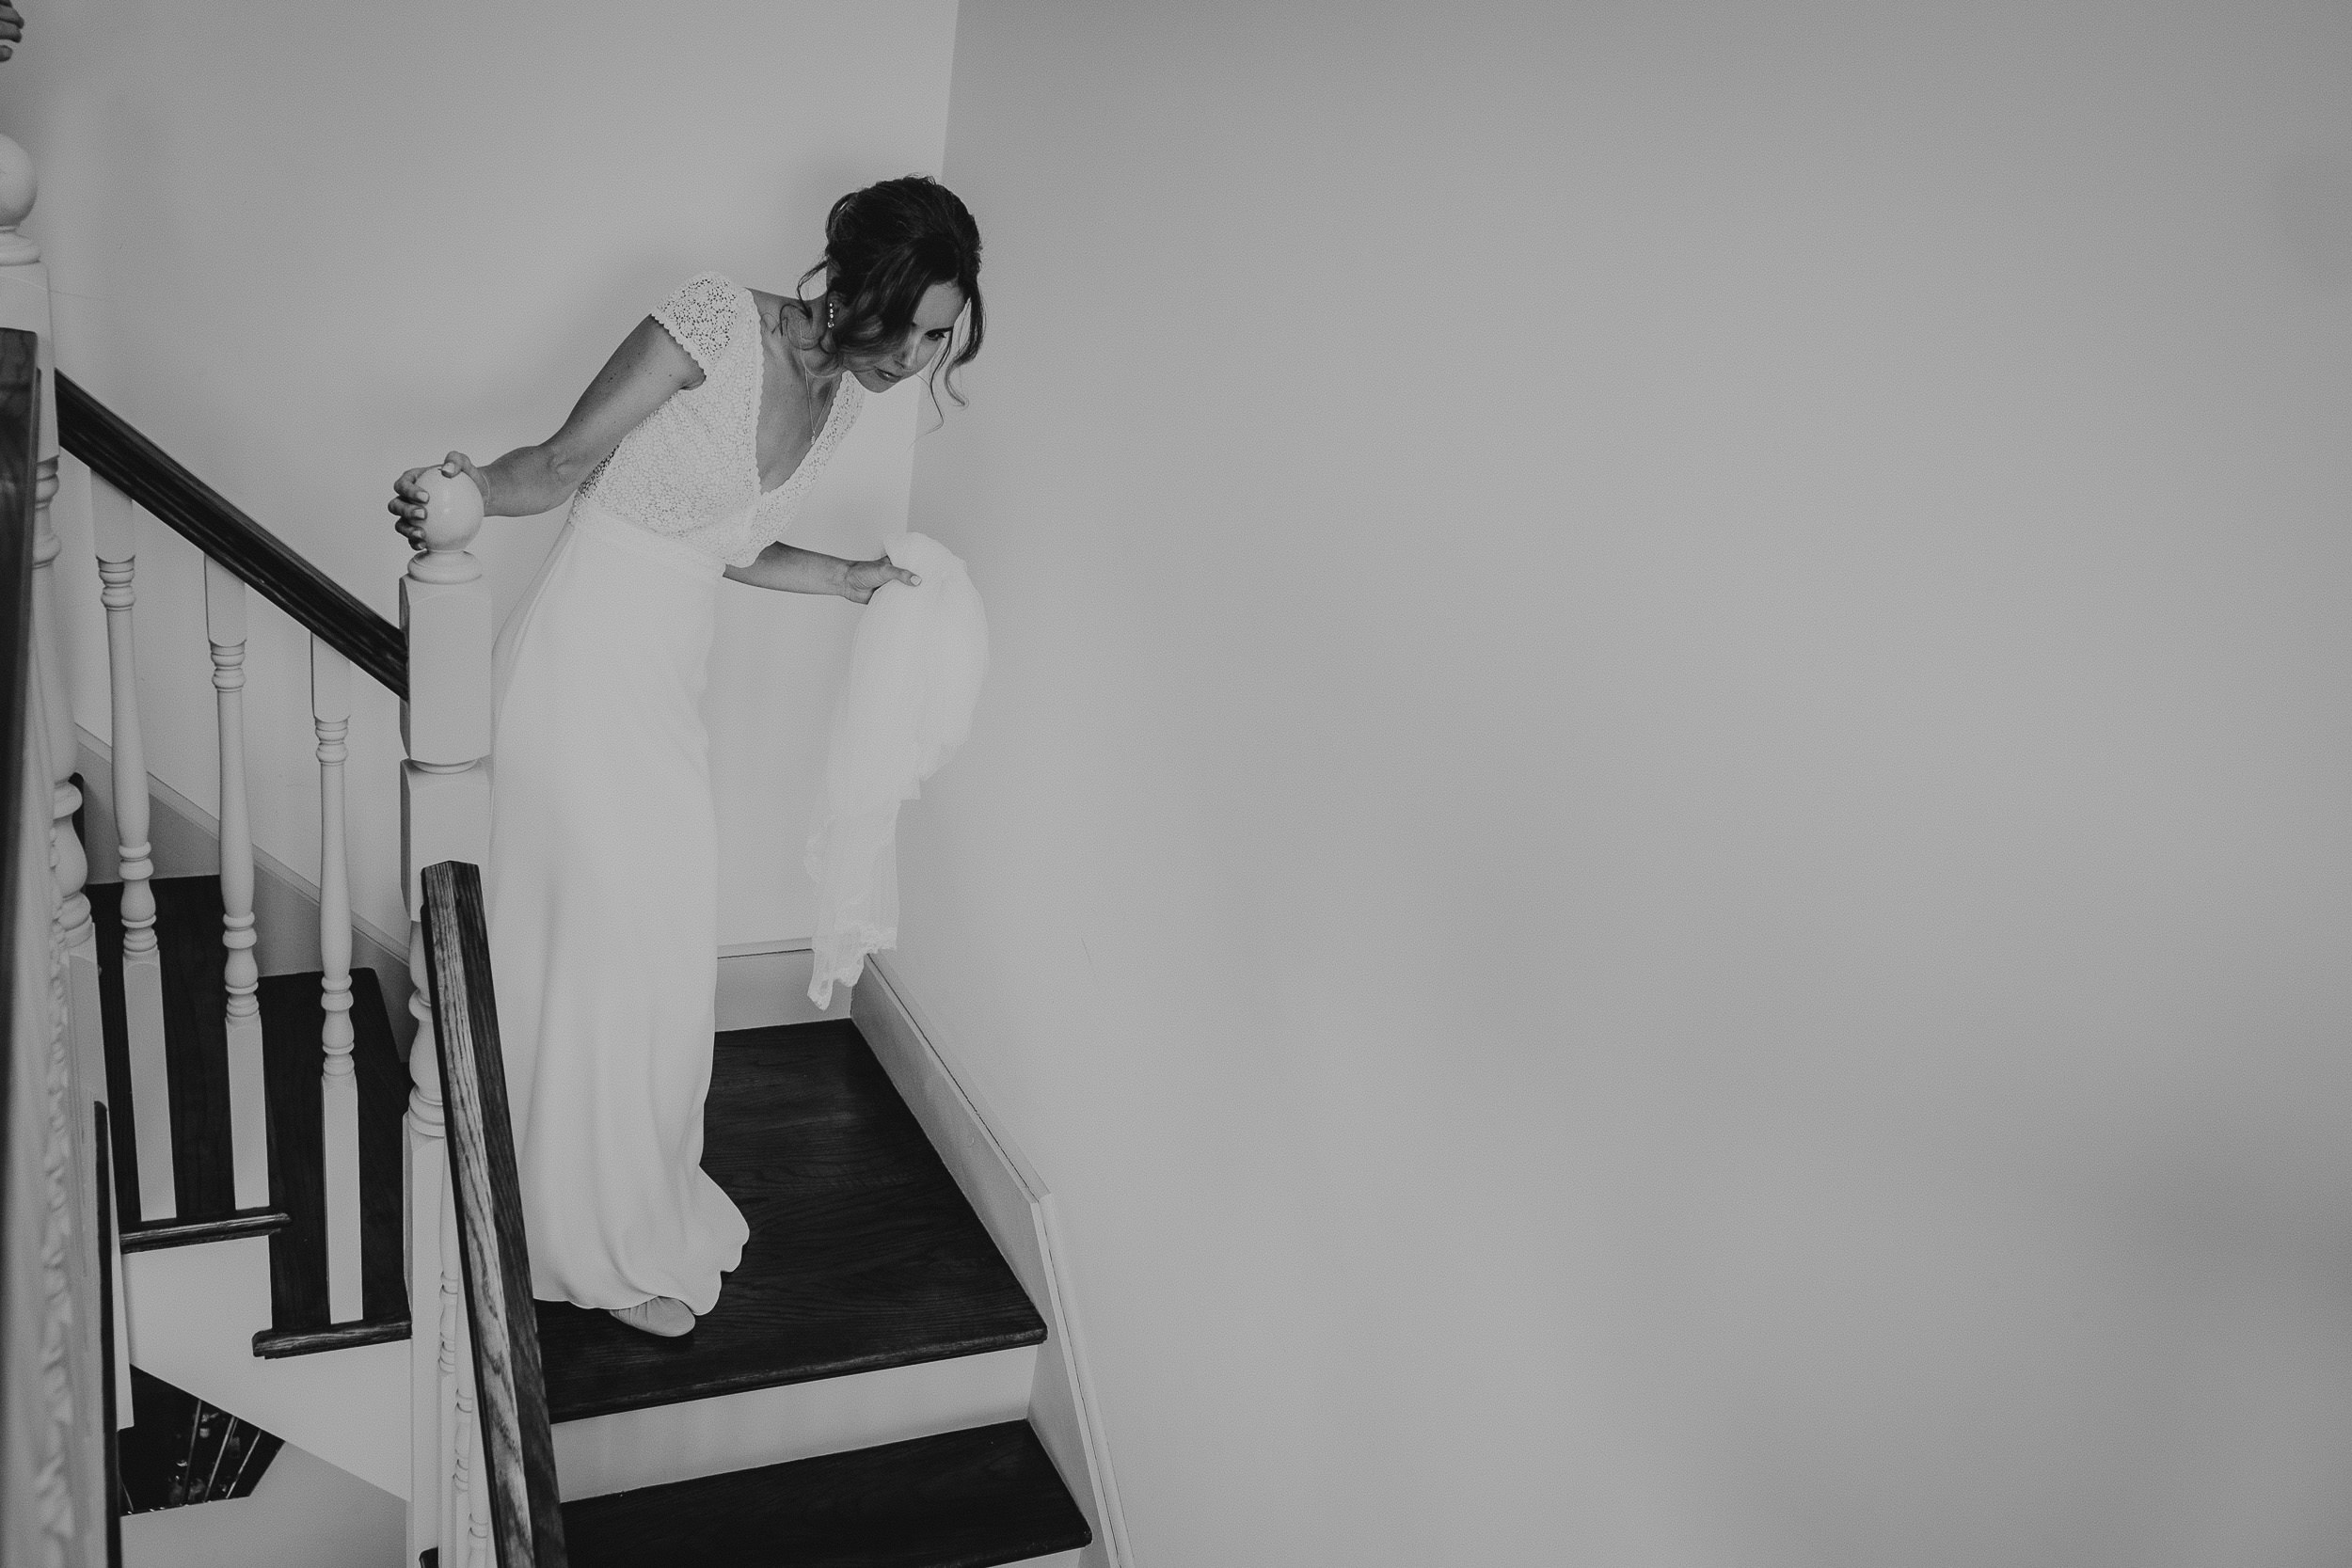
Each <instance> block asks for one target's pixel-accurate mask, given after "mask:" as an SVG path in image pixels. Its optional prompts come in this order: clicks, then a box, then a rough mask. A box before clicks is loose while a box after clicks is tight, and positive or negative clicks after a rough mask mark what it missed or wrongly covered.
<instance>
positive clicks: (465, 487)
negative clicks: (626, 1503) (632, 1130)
mask: <svg viewBox="0 0 2352 1568" xmlns="http://www.w3.org/2000/svg"><path fill="white" fill-rule="evenodd" d="M426 479H427V488H428V490H430V491H431V492H433V495H434V499H432V501H431V502H430V503H429V510H430V514H431V515H430V517H429V519H428V521H427V523H426V527H425V537H426V541H427V543H428V545H429V546H431V548H430V550H429V552H428V553H426V554H423V555H420V556H417V557H415V558H414V559H412V560H411V561H410V562H409V563H408V570H407V573H406V574H405V576H404V577H403V578H402V579H401V584H400V623H401V627H402V629H403V630H404V631H405V633H406V635H407V642H408V701H407V703H406V705H405V706H404V707H403V708H402V710H401V737H402V739H403V740H405V742H406V743H407V749H408V760H407V761H406V762H405V763H403V764H402V765H401V828H402V832H401V846H402V859H403V862H404V864H403V867H402V870H403V875H404V879H405V889H406V897H407V904H408V918H409V922H410V924H409V928H408V930H409V935H408V974H409V978H410V981H411V983H412V985H413V986H414V988H415V989H414V992H413V994H412V995H411V996H410V998H409V1001H408V1010H409V1012H410V1014H411V1015H412V1016H414V1017H415V1019H416V1021H417V1034H416V1038H415V1040H414V1041H413V1042H412V1043H411V1044H410V1045H409V1048H408V1075H409V1080H410V1085H411V1087H410V1090H409V1095H408V1141H407V1149H406V1155H405V1160H406V1165H407V1170H406V1173H405V1175H406V1182H405V1185H406V1192H407V1238H408V1281H409V1286H408V1299H409V1302H410V1303H411V1311H412V1313H413V1312H414V1311H415V1310H416V1309H417V1308H416V1306H415V1304H418V1303H422V1302H427V1301H434V1300H437V1301H438V1302H439V1303H440V1306H441V1312H440V1321H441V1332H440V1333H439V1334H438V1335H437V1336H431V1337H428V1336H427V1335H425V1334H423V1333H422V1332H421V1323H417V1324H413V1325H412V1328H411V1331H410V1336H409V1411H410V1416H411V1423H412V1424H411V1429H410V1430H411V1443H412V1447H411V1449H410V1455H409V1466H410V1467H409V1475H410V1488H409V1513H408V1524H409V1536H408V1544H409V1551H410V1553H411V1555H412V1556H413V1555H414V1554H415V1553H417V1552H419V1551H421V1550H422V1549H423V1548H424V1547H425V1546H427V1545H436V1544H437V1545H438V1547H439V1549H440V1554H441V1556H440V1560H441V1562H442V1563H443V1564H445V1565H447V1568H456V1565H457V1564H460V1563H462V1562H463V1561H464V1558H463V1557H462V1556H460V1555H459V1554H460V1548H461V1545H462V1544H465V1543H466V1542H467V1541H468V1539H469V1534H470V1531H471V1520H472V1508H471V1504H470V1500H469V1497H463V1496H460V1495H457V1494H456V1493H455V1492H454V1491H453V1486H454V1477H455V1476H456V1475H457V1470H456V1468H455V1456H456V1454H457V1451H458V1450H457V1446H456V1445H457V1443H458V1437H457V1429H458V1426H459V1425H460V1423H459V1421H458V1419H457V1415H456V1409H457V1405H456V1379H457V1377H458V1376H459V1367H460V1366H461V1365H464V1364H469V1361H470V1355H469V1352H467V1351H466V1350H465V1349H464V1346H463V1340H462V1333H463V1327H464V1312H463V1307H462V1301H461V1298H460V1296H459V1294H458V1289H459V1268H460V1263H459V1259H458V1255H457V1232H456V1215H455V1210H454V1207H453V1203H452V1200H451V1197H450V1196H449V1180H448V1178H449V1156H448V1152H447V1146H446V1139H445V1137H444V1128H443V1115H444V1111H443V1105H442V1094H441V1080H440V1065H439V1062H438V1060H437V1045H436V1042H435V1038H434V1025H433V997H432V992H431V990H430V986H431V980H430V977H429V975H428V974H427V969H426V964H425V956H424V927H423V926H422V924H421V921H422V919H423V915H424V896H423V888H422V883H421V878H422V876H423V872H424V868H425V867H426V866H428V865H432V864H435V863H437V862H440V861H445V860H461V861H471V862H473V863H476V864H480V863H482V862H483V861H484V860H485V858H486V857H487V854H488V849H489V841H490V791H489V774H488V771H487V770H486V769H485V768H484V767H483V766H482V760H483V758H484V757H485V756H486V755H488V753H489V750H490V638H491V631H492V626H491V621H490V590H489V584H488V583H486V582H485V581H483V580H482V563H481V562H479V561H477V560H475V559H474V557H473V556H472V555H471V554H470V553H469V552H468V550H467V548H466V546H468V545H470V544H471V543H472V542H473V537H474V535H475V534H476V533H477V532H478V531H480V530H481V527H482V498H481V494H480V492H478V491H477V490H475V488H474V484H473V482H472V481H471V480H469V479H455V480H452V479H448V478H445V477H442V476H440V475H439V474H438V472H437V470H436V471H435V472H433V473H429V474H428V475H427V476H426ZM464 1376H465V1377H466V1379H467V1382H468V1386H469V1388H470V1386H471V1377H472V1373H471V1371H470V1370H467V1371H466V1372H465V1373H464ZM469 1397H470V1396H469ZM471 1421H472V1418H471V1415H470V1413H469V1415H468V1418H467V1422H466V1423H465V1424H466V1425H467V1428H468V1431H469V1434H470V1432H471ZM468 1441H469V1443H470V1441H471V1439H470V1435H469V1439H468ZM469 1451H479V1450H478V1449H469Z"/></svg>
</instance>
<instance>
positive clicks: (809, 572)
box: [727, 545, 923, 604]
mask: <svg viewBox="0 0 2352 1568" xmlns="http://www.w3.org/2000/svg"><path fill="white" fill-rule="evenodd" d="M727 576H728V577H729V578H733V579H734V580H735V581H737V582H748V583H750V584H751V585H752V586H753V587H754V588H772V589H775V590H776V591H777V592H779V593H784V594H840V595H841V596H842V597H843V598H845V599H849V600H852V601H853V602H855V603H858V604H864V603H865V602H866V600H868V599H870V598H872V597H873V596H874V590H875V589H877V588H880V587H881V586H882V584H883V583H885V582H903V583H905V584H906V585H907V586H908V587H910V588H918V587H920V586H922V582H923V579H922V578H918V577H916V576H915V575H914V573H913V572H909V571H905V570H903V569H901V568H899V567H897V566H893V565H892V564H891V563H890V562H889V560H888V559H887V558H884V559H882V560H880V561H844V560H842V559H841V558H840V557H839V556H837V555H819V554H818V553H817V552H816V551H815V550H804V549H803V548H801V547H800V546H798V545H771V546H768V547H767V548H766V549H764V550H762V551H760V552H759V559H758V560H757V561H755V562H752V563H751V564H750V565H748V566H730V567H728V568H727Z"/></svg>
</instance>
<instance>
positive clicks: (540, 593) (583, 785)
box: [485, 500, 750, 1313]
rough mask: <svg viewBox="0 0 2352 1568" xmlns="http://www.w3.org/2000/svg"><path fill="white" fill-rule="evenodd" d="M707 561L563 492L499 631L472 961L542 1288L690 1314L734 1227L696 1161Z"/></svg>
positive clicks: (736, 1237) (733, 1237)
mask: <svg viewBox="0 0 2352 1568" xmlns="http://www.w3.org/2000/svg"><path fill="white" fill-rule="evenodd" d="M721 570H722V568H721V566H720V564H719V563H718V562H715V561H713V560H711V559H710V558H709V557H707V556H705V555H703V554H702V553H701V552H699V551H696V550H693V549H691V548H689V547H687V546H683V545H680V544H678V543H676V542H675V541H673V540H668V539H663V538H661V537H660V536H659V535H656V534H653V533H650V532H647V531H644V530H643V529H640V528H637V527H634V526H633V525H631V524H629V523H628V522H626V521H623V520H622V519H620V518H618V517H615V516H613V515H611V514H609V513H603V512H599V511H597V510H596V507H595V506H594V504H593V503H592V502H589V501H585V500H583V501H580V502H579V503H576V504H575V505H574V507H573V511H572V517H571V520H570V521H569V522H568V523H567V524H566V525H565V527H564V531H563V534H562V535H561V537H560V538H559V539H558V540H557V542H556V545H555V548H554V549H553V550H552V551H551V552H550V553H549V555H548V561H547V563H546V564H545V565H544V566H543V567H541V569H540V573H539V577H538V579H537V581H536V582H534V583H533V584H532V589H531V592H530V593H529V594H527V595H526V596H525V597H524V599H523V601H522V602H521V603H520V604H519V605H517V606H516V609H515V610H514V611H513V612H512V613H511V614H510V615H509V616H508V618H507V622H506V625H505V626H504V627H503V628H502V629H501V632H500V634H499V644H498V661H497V662H498V673H497V685H496V689H497V692H498V710H497V712H498V717H497V722H496V734H495V739H494V742H493V745H494V748H495V749H494V751H493V752H492V756H491V780H492V784H491V809H490V863H489V869H488V875H487V877H486V879H485V891H486V895H487V900H488V904H489V924H490V965H491V974H492V976H493V979H494V981H495V983H496V987H497V994H498V1009H499V1025H500V1035H501V1038H502V1041H503V1044H504V1047H505V1053H506V1081H507V1091H508V1101H509V1105H510V1107H511V1109H512V1114H513V1119H514V1128H515V1143H516V1164H517V1168H518V1170H519V1173H520V1176H521V1184H522V1202H523V1226H524V1235H525V1239H526V1243H527V1244H528V1246H529V1248H530V1252H531V1275H532V1281H531V1282H532V1293H533V1294H534V1295H536V1296H538V1297H539V1298H540V1299H542V1300H547V1301H571V1302H576V1303H578V1304H579V1305H580V1306H582V1307H632V1306H635V1305H636V1304H637V1303H639V1302H642V1301H644V1300H646V1299H647V1298H648V1297H652V1296H675V1297H676V1298H677V1299H678V1300H680V1301H683V1302H684V1303H686V1305H687V1306H688V1307H691V1308H692V1309H693V1310H694V1311H695V1312H697V1313H704V1312H707V1311H709V1310H710V1309H711V1307H713V1306H714V1305H716V1303H717V1301H718V1297H719V1275H721V1274H722V1273H723V1272H724V1271H727V1270H730V1269H733V1268H734V1267H735V1266H736V1264H737V1263H738V1262H739V1261H740V1260H741V1258H742V1252H743V1243H744V1240H745V1239H746V1237H747V1236H748V1235H749V1233H750V1232H749V1229H748V1227H746V1226H745V1224H744V1222H743V1216H742V1213H741V1212H739V1210H738V1209H737V1208H736V1207H735V1204H734V1203H733V1202H732V1201H731V1200H730V1199H729V1198H728V1197H727V1196H726V1194H725V1193H724V1192H723V1191H721V1190H720V1187H719V1185H718V1183H717V1182H715V1181H713V1180H710V1178H709V1177H708V1176H707V1175H705V1174H704V1173H703V1169H702V1151H703V1101H704V1098H705V1096H706V1095H707V1094H708V1092H709V1089H710V1058H711V1046H712V1037H711V1029H712V1023H713V1018H712V1007H713V1000H714V990H715V986H716V982H717V978H718V951H719V947H718V918H719V917H718V826H717V821H716V816H715V813H714V810H713V807H712V804H711V794H710V765H709V755H708V736H707V734H706V732H705V730H704V727H703V721H702V713H701V708H700V704H701V700H702V694H703V687H704V684H705V681H706V678H707V664H708V659H709V654H710V642H711V634H712V626H713V622H714V619H715V616H716V614H717V610H718V583H719V576H720V573H721Z"/></svg>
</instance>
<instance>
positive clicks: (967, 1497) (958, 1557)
mask: <svg viewBox="0 0 2352 1568" xmlns="http://www.w3.org/2000/svg"><path fill="white" fill-rule="evenodd" d="M1093 1538H1094V1536H1093V1532H1092V1531H1091V1530H1089V1528H1087V1522H1086V1517H1085V1515H1084V1514H1082V1513H1079V1512H1078V1507H1077V1504H1075V1503H1074V1502H1073V1501H1072V1500H1071V1497H1070V1494H1069V1492H1068V1491H1067V1490H1066V1489H1065V1488H1064V1487H1063V1485H1062V1483H1061V1478H1060V1476H1059V1475H1057V1473H1056V1471H1055V1469H1054V1462H1053V1461H1052V1459H1050V1458H1049V1457H1047V1455H1046V1452H1045V1449H1044V1448H1043V1447H1042V1446H1041V1445H1040V1444H1039V1442H1038V1440H1037V1434H1036V1433H1033V1432H1031V1431H1030V1430H1029V1424H1028V1423H1027V1422H1026V1421H1008V1422H1005V1423H1004V1424H1002V1425H1000V1426H987V1427H975V1428H972V1429H970V1430H968V1431H964V1432H951V1433H946V1434H944V1435H942V1436H938V1437H918V1438H916V1439H914V1441H913V1442H908V1443H891V1444H887V1445H885V1446H883V1447H882V1448H875V1449H857V1450H855V1451H853V1452H850V1453H835V1454H825V1455H823V1456H821V1457H819V1458H816V1459H803V1460H799V1461H796V1462H794V1463H792V1464H789V1465H766V1466H763V1467H761V1468H759V1469H755V1470H738V1471H735V1472H733V1473H731V1474H728V1475H722V1476H704V1477H701V1478H699V1479H697V1480H694V1481H678V1482H675V1483H674V1484H672V1485H668V1486H648V1487H644V1488H642V1489H641V1490H638V1491H635V1492H620V1493H615V1494H613V1495H612V1496H611V1497H590V1498H587V1499H585V1500H583V1501H580V1502H575V1503H566V1504H565V1505H564V1540H565V1544H566V1546H567V1547H568V1551H569V1557H570V1561H571V1564H572V1568H607V1565H612V1568H620V1565H623V1564H627V1565H630V1568H635V1565H637V1564H642V1563H649V1562H676V1563H692V1564H694V1565H695V1568H755V1565H756V1568H779V1565H782V1564H790V1565H791V1568H992V1565H993V1564H997V1563H1006V1562H1020V1561H1023V1560H1026V1559H1029V1558H1036V1557H1044V1556H1047V1555H1049V1554H1051V1553H1055V1552H1067V1551H1074V1550H1076V1549H1077V1548H1078V1547H1080V1546H1084V1545H1086V1544H1088V1543H1089V1542H1090V1541H1091V1540H1093Z"/></svg>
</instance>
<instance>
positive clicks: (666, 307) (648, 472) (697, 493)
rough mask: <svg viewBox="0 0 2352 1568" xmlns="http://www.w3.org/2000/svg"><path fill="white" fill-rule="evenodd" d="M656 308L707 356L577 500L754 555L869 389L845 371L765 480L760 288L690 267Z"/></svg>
mask: <svg viewBox="0 0 2352 1568" xmlns="http://www.w3.org/2000/svg"><path fill="white" fill-rule="evenodd" d="M653 319H654V320H656V321H658V322H660V324H661V325H663V326H664V327H665V328H667V329H668V331H669V333H670V336H672V337H673V338H675V339H676V340H677V341H678V344H679V346H680V347H682V348H684V349H685V350H686V352H687V353H688V354H689V355H690V356H692V358H693V361H694V363H695V364H697V365H699V366H701V367H702V372H703V381H702V385H701V386H699V387H689V388H684V389H682V390H680V391H677V392H674V393H672V394H671V395H670V397H669V398H668V399H667V400H666V401H665V402H663V404H661V406H660V407H659V408H657V409H655V410H654V411H653V412H652V413H651V414H649V415H647V416H646V417H645V420H644V422H643V423H642V424H640V425H638V427H637V428H636V429H634V430H632V431H630V432H629V433H628V435H627V436H623V437H622V438H621V444H620V445H619V446H617V447H615V448H614V449H613V450H612V455H611V456H609V457H607V458H606V459H605V460H604V461H603V462H601V463H599V464H597V465H596V469H595V471H594V472H592V473H590V474H589V476H588V478H587V480H586V481H585V482H584V483H581V485H580V499H581V500H584V501H592V502H593V504H595V505H596V506H597V507H599V508H601V509H602V510H604V511H606V512H610V513H612V514H614V515H617V516H619V517H621V518H622V519H623V520H625V521H627V522H629V523H633V524H635V525H636V526H637V527H639V528H642V529H644V530H645V531H647V532H649V533H655V534H659V535H660V536H661V537H663V538H666V539H675V540H676V541H678V542H679V543H680V544H683V545H687V546H691V547H692V548H694V549H696V550H699V551H701V552H702V553H703V554H705V555H707V556H710V557H712V558H713V559H715V560H719V561H723V562H726V563H727V564H728V565H730V566H748V565H750V564H751V563H752V562H754V561H755V560H757V559H758V556H759V552H760V551H761V550H764V549H766V548H767V547H768V546H770V545H771V544H773V543H775V542H776V541H777V540H779V539H781V538H783V537H784V535H785V531H787V529H789V528H790V527H791V526H792V519H793V516H794V515H795V514H797V513H798V512H799V511H800V508H801V503H802V501H803V499H806V497H807V495H808V492H809V490H810V489H811V488H812V487H813V486H814V485H815V484H816V483H817V479H818V475H820V474H822V473H823V472H824V471H825V465H826V464H827V463H829V462H831V461H832V459H833V453H834V448H836V447H838V446H839V445H840V444H841V438H842V437H843V436H846V435H848V434H849V430H850V426H851V425H852V424H855V423H856V422H857V415H858V409H859V408H860V406H862V405H863V404H864V403H865V401H866V388H863V387H861V386H859V385H858V381H857V378H856V377H855V376H851V375H844V376H843V377H842V378H841V380H840V383H839V385H838V387H837V388H835V390H834V398H833V411H832V412H831V413H830V414H828V415H827V416H826V418H825V423H824V428H822V429H821V430H819V431H818V433H817V436H816V438H815V439H813V440H812V441H810V443H809V447H808V453H807V455H806V456H804V457H803V458H802V459H801V466H800V467H797V468H795V469H793V470H792V475H791V477H790V478H788V479H787V480H786V481H785V482H784V483H782V484H779V485H777V486H776V487H775V488H774V489H772V490H768V491H764V492H763V491H762V490H761V489H760V487H759V388H760V381H761V372H762V362H763V357H764V356H763V353H762V350H761V347H760V335H761V333H762V332H763V331H764V330H765V329H764V328H763V327H762V326H761V325H760V320H759V309H758V307H757V306H755V304H754V303H753V302H752V292H751V291H750V290H749V289H746V288H743V287H742V286H741V285H739V284H737V283H734V282H731V281H730V280H728V279H727V278H725V277H721V276H720V275H719V274H718V273H715V272H706V273H703V274H700V275H699V276H697V277H692V278H690V279H689V280H688V281H687V282H686V283H685V284H684V285H683V286H681V287H680V288H679V289H678V291H677V292H676V293H674V294H672V295H671V296H670V297H669V298H668V299H666V300H664V301H662V303H661V305H660V308H659V309H656V310H655V311H654V312H653Z"/></svg>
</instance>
